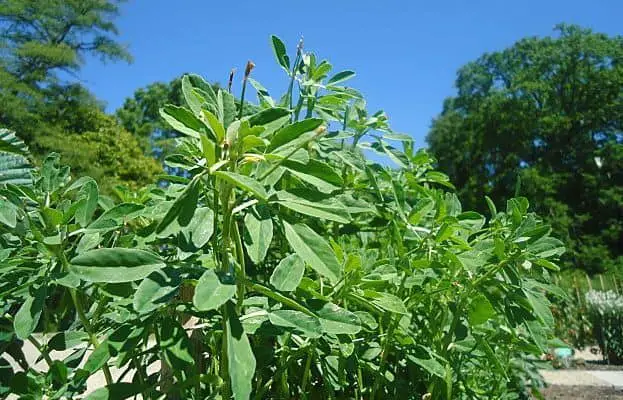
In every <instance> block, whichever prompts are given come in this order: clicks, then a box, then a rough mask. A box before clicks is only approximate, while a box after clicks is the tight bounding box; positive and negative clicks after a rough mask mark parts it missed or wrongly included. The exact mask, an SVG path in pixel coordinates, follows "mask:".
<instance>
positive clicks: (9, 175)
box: [0, 129, 32, 186]
mask: <svg viewBox="0 0 623 400" xmlns="http://www.w3.org/2000/svg"><path fill="white" fill-rule="evenodd" d="M28 157H30V152H29V151H28V148H27V147H26V144H25V143H24V142H23V141H22V140H20V139H19V138H18V137H17V136H15V133H14V132H11V131H9V130H7V129H0V186H1V185H7V184H11V185H28V184H30V182H31V176H30V172H31V169H32V167H31V165H30V161H29V160H28Z"/></svg>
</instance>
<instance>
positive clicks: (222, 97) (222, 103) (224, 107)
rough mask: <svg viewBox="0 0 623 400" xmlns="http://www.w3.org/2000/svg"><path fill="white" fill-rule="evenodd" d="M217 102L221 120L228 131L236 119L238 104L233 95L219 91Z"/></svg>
mask: <svg viewBox="0 0 623 400" xmlns="http://www.w3.org/2000/svg"><path fill="white" fill-rule="evenodd" d="M216 102H217V105H218V110H219V113H220V115H219V117H220V118H219V120H220V121H221V123H222V124H223V126H224V127H225V129H227V128H228V127H229V125H231V123H232V122H234V120H235V119H236V103H235V100H234V96H233V95H232V94H231V93H228V92H225V91H223V90H219V91H218V93H217V94H216Z"/></svg>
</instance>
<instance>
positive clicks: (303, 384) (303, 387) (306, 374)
mask: <svg viewBox="0 0 623 400" xmlns="http://www.w3.org/2000/svg"><path fill="white" fill-rule="evenodd" d="M315 349H316V342H315V341H314V342H313V343H312V344H311V345H310V347H309V351H308V353H307V359H306V360H305V370H304V371H303V380H302V381H301V394H302V395H303V396H305V398H307V393H305V390H306V389H307V382H308V381H309V378H310V376H311V362H312V360H313V358H314V350H315Z"/></svg>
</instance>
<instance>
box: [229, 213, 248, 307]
mask: <svg viewBox="0 0 623 400" xmlns="http://www.w3.org/2000/svg"><path fill="white" fill-rule="evenodd" d="M232 224H233V229H232V234H233V239H234V243H235V245H236V257H237V258H238V265H239V266H240V273H239V275H238V279H237V280H236V290H237V302H236V312H237V313H238V314H240V313H241V312H242V303H243V301H244V280H245V279H246V268H245V261H244V250H243V248H242V239H241V238H240V231H239V230H238V224H237V223H236V221H235V220H233V219H232Z"/></svg>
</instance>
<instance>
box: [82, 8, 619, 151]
mask: <svg viewBox="0 0 623 400" xmlns="http://www.w3.org/2000/svg"><path fill="white" fill-rule="evenodd" d="M622 17H623V0H592V1H589V0H518V1H517V0H515V1H503V0H498V1H493V0H488V1H484V0H462V1H459V0H453V1H450V0H440V1H432V0H428V1H416V0H409V1H394V0H384V1H370V0H359V1H351V0H332V1H326V0H316V1H311V2H310V1H306V2H303V1H296V0H290V1H262V0H255V1H248V0H244V1H241V0H238V1H223V0H220V1H210V0H176V1H171V0H130V1H129V2H128V3H125V4H123V5H122V9H121V17H120V18H119V19H118V21H117V23H118V27H119V29H120V37H119V38H120V40H121V41H122V42H125V43H127V44H129V47H130V51H131V53H132V54H133V56H134V63H132V64H130V65H127V64H122V63H117V64H107V65H103V64H101V63H99V62H98V61H96V60H89V61H88V63H87V65H86V66H85V68H84V69H83V71H82V73H81V78H82V79H83V80H84V83H85V84H86V85H87V86H88V87H89V88H90V89H91V90H93V91H94V92H95V94H96V95H97V96H98V97H99V98H101V99H102V100H104V101H105V102H107V105H108V107H107V110H108V111H113V110H114V109H116V108H117V107H119V106H120V105H121V104H122V103H123V100H124V99H125V98H126V97H128V96H131V95H132V93H133V92H134V90H135V89H137V88H139V87H143V86H145V85H148V84H150V83H152V82H154V81H169V80H170V79H172V78H174V77H176V76H178V75H179V74H181V73H183V72H195V73H199V74H201V75H203V76H204V77H205V78H206V79H207V80H209V81H219V82H221V83H224V82H226V79H227V74H228V72H229V70H230V69H231V68H232V67H237V68H238V71H241V70H243V69H244V65H245V63H246V61H247V60H248V59H250V60H253V61H254V62H255V64H256V65H257V66H256V69H255V71H254V72H253V76H254V78H256V79H258V80H259V81H260V82H262V83H263V84H264V86H266V87H267V88H268V89H269V90H270V91H271V93H272V94H273V95H276V94H277V93H281V90H282V89H283V87H284V80H285V78H284V76H283V72H282V71H281V69H280V68H278V67H277V64H276V63H275V61H274V58H273V54H272V50H271V48H270V46H269V36H270V34H276V35H278V36H279V37H281V38H282V39H283V40H284V41H285V42H286V44H287V45H288V47H289V50H290V51H294V48H295V46H296V42H297V41H298V38H299V37H300V36H301V35H303V36H304V38H305V48H306V49H307V50H311V51H314V52H315V53H316V55H317V56H319V58H326V59H328V60H329V61H330V62H331V63H332V64H333V65H334V67H335V68H336V69H353V70H355V71H356V72H357V76H356V78H355V79H353V80H352V81H351V85H352V86H353V87H356V88H358V89H359V90H361V91H362V92H363V93H364V95H366V97H367V99H368V105H369V108H370V109H371V111H376V110H377V109H381V108H382V109H384V110H385V111H386V112H387V113H388V114H389V116H390V122H391V125H392V127H393V128H394V130H396V131H399V132H405V133H409V134H411V135H412V136H413V137H414V138H415V139H416V145H417V146H418V147H419V146H425V143H424V136H425V135H426V133H427V131H428V128H429V126H430V122H431V119H432V118H433V117H434V116H435V115H437V114H438V113H439V112H440V110H441V105H442V101H443V99H444V98H445V97H447V96H450V95H452V94H453V93H454V87H453V84H454V79H455V76H456V71H457V69H458V68H459V67H460V66H462V65H463V64H465V63H467V62H469V61H470V60H473V59H475V58H477V57H478V56H480V55H481V54H482V53H484V52H491V51H495V50H500V49H503V48H505V47H507V46H509V45H511V44H512V43H514V42H515V41H517V40H518V39H520V38H522V37H525V36H534V35H538V36H543V35H550V34H552V28H553V27H554V25H555V24H557V23H560V22H567V23H577V24H580V25H582V26H585V27H590V28H592V29H594V30H596V31H600V32H605V33H608V34H611V35H615V34H621V33H623V18H622Z"/></svg>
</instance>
